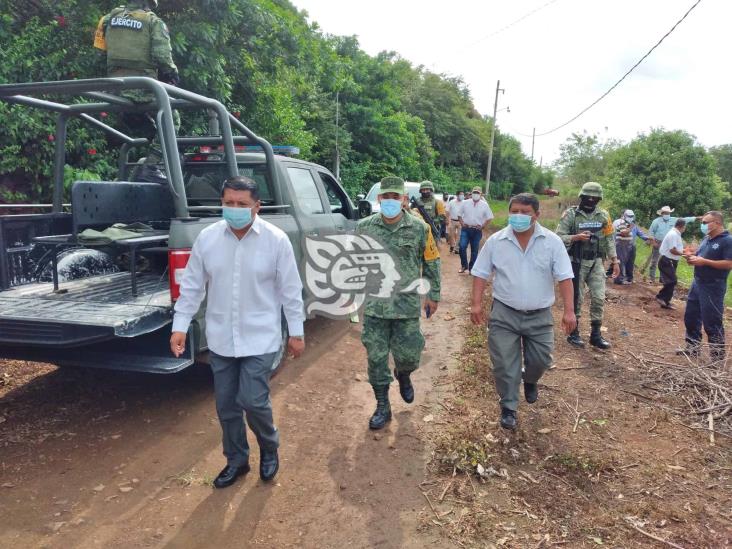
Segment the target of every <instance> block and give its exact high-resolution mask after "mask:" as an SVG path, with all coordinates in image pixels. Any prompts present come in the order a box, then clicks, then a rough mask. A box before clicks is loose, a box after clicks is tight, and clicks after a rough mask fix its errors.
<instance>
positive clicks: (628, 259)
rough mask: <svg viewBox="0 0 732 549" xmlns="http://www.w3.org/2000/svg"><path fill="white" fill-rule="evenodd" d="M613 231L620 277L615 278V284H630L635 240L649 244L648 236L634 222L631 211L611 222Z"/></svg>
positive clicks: (633, 264)
mask: <svg viewBox="0 0 732 549" xmlns="http://www.w3.org/2000/svg"><path fill="white" fill-rule="evenodd" d="M613 228H614V229H615V250H616V252H617V254H618V261H619V262H620V276H618V277H617V278H615V280H614V282H615V284H632V283H633V270H634V269H635V255H636V247H635V239H636V238H640V239H641V240H643V241H644V242H649V237H648V235H647V234H646V233H645V232H643V231H642V230H641V229H640V227H638V225H637V224H636V222H635V213H634V212H633V210H625V211H624V212H623V215H622V217H621V218H620V219H616V220H615V221H614V222H613Z"/></svg>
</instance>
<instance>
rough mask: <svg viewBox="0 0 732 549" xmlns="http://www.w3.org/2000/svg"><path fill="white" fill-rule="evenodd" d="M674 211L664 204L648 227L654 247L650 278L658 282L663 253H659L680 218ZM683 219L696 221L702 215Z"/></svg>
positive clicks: (649, 269)
mask: <svg viewBox="0 0 732 549" xmlns="http://www.w3.org/2000/svg"><path fill="white" fill-rule="evenodd" d="M673 212H674V209H673V208H672V207H671V206H664V207H663V208H661V209H660V210H658V211H657V212H656V213H657V214H658V217H657V218H656V219H654V220H653V221H651V226H650V228H649V229H648V233H649V236H650V237H651V246H652V247H653V249H652V251H651V260H650V265H649V267H648V278H650V281H651V282H653V283H655V282H656V268H657V267H658V260H659V258H660V257H661V254H660V253H659V249H660V248H661V243H662V242H663V239H664V238H665V237H666V235H667V234H668V232H669V231H670V230H671V229H672V228H673V227H674V226H675V225H676V220H677V219H679V217H674V216H672V215H671V214H672V213H673ZM681 219H683V220H684V221H686V223H687V224H689V223H692V222H694V221H700V220H701V217H694V216H691V217H682V218H681Z"/></svg>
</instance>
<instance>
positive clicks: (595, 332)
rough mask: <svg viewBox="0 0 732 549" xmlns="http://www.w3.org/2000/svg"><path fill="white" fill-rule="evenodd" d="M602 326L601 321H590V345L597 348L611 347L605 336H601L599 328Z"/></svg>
mask: <svg viewBox="0 0 732 549" xmlns="http://www.w3.org/2000/svg"><path fill="white" fill-rule="evenodd" d="M601 327H602V322H593V323H592V332H591V333H590V345H592V346H593V347H597V348H598V349H609V348H610V347H612V345H610V342H609V341H606V340H605V338H603V337H602V330H601V329H600V328H601Z"/></svg>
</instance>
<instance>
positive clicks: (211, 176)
mask: <svg viewBox="0 0 732 549" xmlns="http://www.w3.org/2000/svg"><path fill="white" fill-rule="evenodd" d="M239 175H245V176H247V177H249V178H251V179H253V180H254V181H256V183H257V185H258V186H259V197H260V200H261V201H262V205H263V206H271V205H273V204H274V203H275V200H274V194H273V193H272V186H271V185H270V183H269V178H268V177H267V166H266V164H239ZM228 176H229V172H228V170H227V167H226V164H224V163H223V162H187V163H186V164H185V165H184V166H183V182H184V184H185V188H186V196H187V197H188V203H189V205H191V206H210V205H211V204H212V202H218V201H219V200H220V199H221V184H222V183H223V182H224V179H226V178H227V177H228Z"/></svg>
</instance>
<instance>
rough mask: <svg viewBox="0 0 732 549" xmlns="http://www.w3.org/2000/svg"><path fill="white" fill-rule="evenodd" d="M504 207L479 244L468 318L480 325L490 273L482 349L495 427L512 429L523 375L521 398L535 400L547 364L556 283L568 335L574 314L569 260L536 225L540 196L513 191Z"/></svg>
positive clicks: (561, 245) (556, 240) (557, 243)
mask: <svg viewBox="0 0 732 549" xmlns="http://www.w3.org/2000/svg"><path fill="white" fill-rule="evenodd" d="M508 210H509V217H508V223H509V226H508V227H506V228H505V229H502V230H500V231H498V232H497V233H495V234H494V235H493V236H491V237H490V238H489V239H488V240H487V241H486V243H485V245H484V246H483V248H482V249H481V250H480V253H479V255H478V259H477V260H476V262H475V265H474V266H473V269H472V271H471V274H472V275H473V303H472V310H471V320H472V321H473V323H474V324H478V325H483V324H484V323H485V318H484V313H483V294H484V292H485V287H486V283H487V281H488V279H490V278H491V277H493V306H492V309H491V312H490V322H489V332H488V349H489V352H490V356H491V363H492V364H493V375H494V378H495V382H496V390H497V391H498V394H499V396H500V399H501V400H500V404H501V427H503V428H504V429H511V430H513V429H516V410H517V408H518V401H519V384H520V383H521V379H522V377H523V381H524V397H525V398H526V401H527V402H528V403H529V404H532V403H534V402H536V400H537V398H538V397H539V391H538V386H537V385H538V382H539V379H540V378H541V376H542V375H543V374H544V372H545V371H546V370H548V369H549V367H550V366H551V363H552V351H553V350H554V318H553V316H552V305H554V301H555V295H554V284H555V282H558V283H559V291H560V293H561V294H562V299H563V301H564V315H563V316H562V328H563V329H564V331H565V332H566V333H567V335H569V334H571V333H572V331H573V330H574V329H575V328H576V326H577V318H576V317H575V314H574V287H573V285H572V279H573V278H574V274H573V272H572V263H571V261H570V259H569V255H568V254H567V249H566V247H565V246H564V243H563V242H562V240H561V238H559V237H558V236H557V235H556V234H554V233H553V232H551V231H549V230H547V229H545V228H544V227H542V226H541V225H540V224H539V223H538V221H537V220H538V218H539V200H538V199H537V198H536V197H535V196H534V195H533V194H529V193H522V194H518V195H516V196H514V197H513V198H511V200H510V202H509V204H508ZM522 365H523V367H524V370H525V371H524V373H523V376H522V371H521V370H522Z"/></svg>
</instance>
